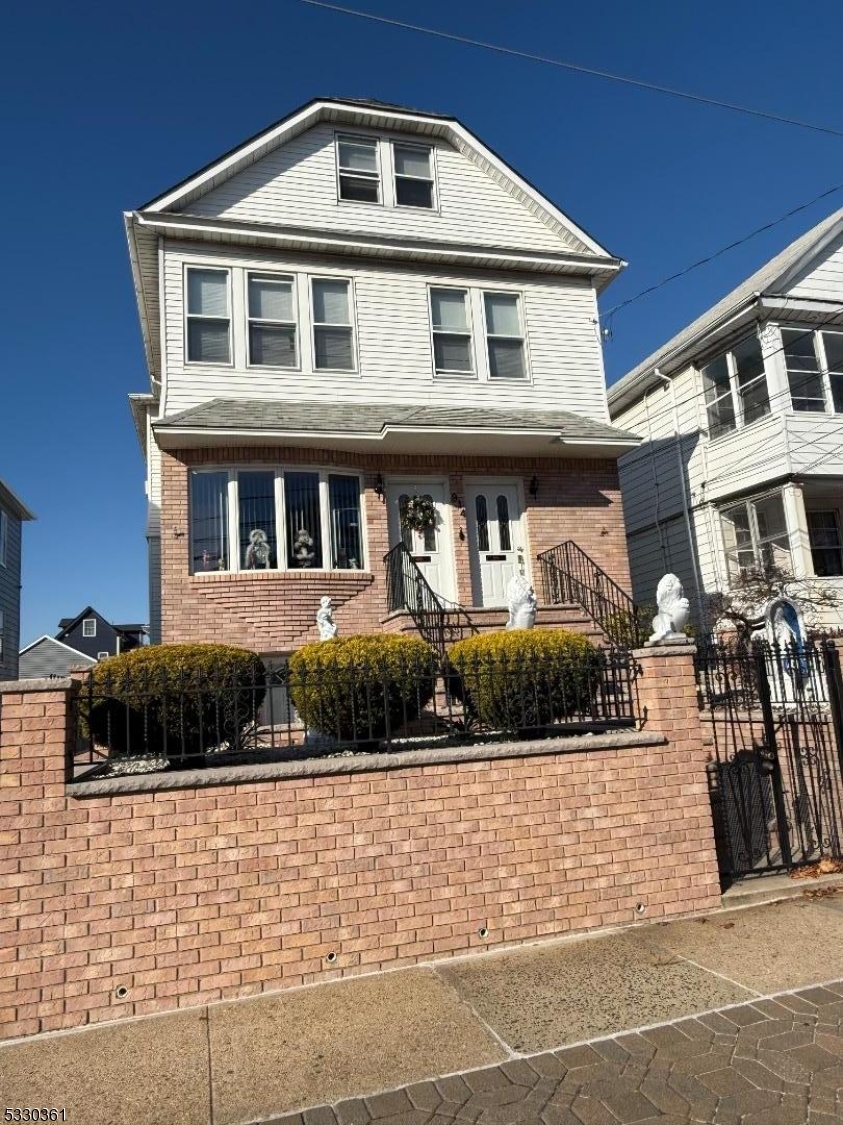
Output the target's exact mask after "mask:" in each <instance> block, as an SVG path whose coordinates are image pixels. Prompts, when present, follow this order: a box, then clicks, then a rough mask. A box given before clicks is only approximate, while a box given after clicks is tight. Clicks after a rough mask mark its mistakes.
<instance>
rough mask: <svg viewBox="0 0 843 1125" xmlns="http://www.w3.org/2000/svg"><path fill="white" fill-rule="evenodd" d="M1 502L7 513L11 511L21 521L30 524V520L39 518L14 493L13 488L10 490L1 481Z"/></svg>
mask: <svg viewBox="0 0 843 1125" xmlns="http://www.w3.org/2000/svg"><path fill="white" fill-rule="evenodd" d="M0 502H2V504H3V507H4V508H6V509H7V511H10V512H11V513H12V515H14V516H16V517H17V518H18V519H19V520H22V521H24V522H29V521H30V520H35V519H37V518H38V517H37V516H36V515H35V513H34V512H32V511H30V509H29V508H27V506H26V504H24V502H23V500H21V498H20V497H19V496H17V495H16V494H15V493H14V492H12V490H11V488H9V486H8V485H7V484H4V482H3V481H2V480H0Z"/></svg>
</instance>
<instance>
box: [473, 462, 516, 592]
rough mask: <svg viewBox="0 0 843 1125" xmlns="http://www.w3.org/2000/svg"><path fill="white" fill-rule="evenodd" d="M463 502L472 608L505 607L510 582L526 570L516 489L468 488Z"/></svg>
mask: <svg viewBox="0 0 843 1125" xmlns="http://www.w3.org/2000/svg"><path fill="white" fill-rule="evenodd" d="M465 502H466V513H467V516H468V541H469V549H470V554H471V579H472V587H473V592H474V599H473V600H474V604H475V605H482V606H504V605H506V604H507V599H506V588H507V586H508V585H509V582H510V580H511V579H512V578H514V577H515V575H516V574H523V573H525V569H526V560H525V551H524V546H525V545H524V541H523V534H522V526H521V504H520V500H519V490H518V487H517V485H515V484H494V483H492V484H472V485H468V486H467V487H466V492H465Z"/></svg>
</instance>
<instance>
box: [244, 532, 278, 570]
mask: <svg viewBox="0 0 843 1125" xmlns="http://www.w3.org/2000/svg"><path fill="white" fill-rule="evenodd" d="M271 553H272V552H271V550H270V546H269V540H268V539H267V537H266V532H265V531H261V529H260V528H259V527H256V528H255V529H254V531H250V532H249V546H248V547H247V548H246V570H258V568H260V567H263V569H264V570H265V569H266V568H267V567H268V566H269V556H270V554H271Z"/></svg>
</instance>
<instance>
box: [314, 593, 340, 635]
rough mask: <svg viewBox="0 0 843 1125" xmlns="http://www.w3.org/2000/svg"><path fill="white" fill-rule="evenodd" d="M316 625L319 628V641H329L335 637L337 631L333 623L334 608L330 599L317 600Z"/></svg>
mask: <svg viewBox="0 0 843 1125" xmlns="http://www.w3.org/2000/svg"><path fill="white" fill-rule="evenodd" d="M316 624H317V625H318V626H319V640H320V641H330V640H333V638H334V637H335V636H336V635H337V633H338V631H339V630H338V629H337V626H336V623H335V622H334V607H333V605H332V603H331V599H330V598H329V597H327V595H326V596H325V597H324V598H320V599H319V609H318V610H317V611H316Z"/></svg>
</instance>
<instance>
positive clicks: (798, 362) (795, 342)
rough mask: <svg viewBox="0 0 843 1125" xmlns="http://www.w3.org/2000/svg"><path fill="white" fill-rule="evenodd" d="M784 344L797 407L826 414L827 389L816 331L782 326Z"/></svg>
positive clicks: (794, 402)
mask: <svg viewBox="0 0 843 1125" xmlns="http://www.w3.org/2000/svg"><path fill="white" fill-rule="evenodd" d="M782 346H783V349H784V361H785V367H786V368H787V381H788V384H789V386H790V401H791V403H792V404H793V409H794V410H804V411H808V412H812V413H818V414H823V413H825V391H824V388H823V377H822V374H821V372H820V365H819V362H818V361H817V352H816V348H815V347H814V334H813V332H805V331H803V330H802V329H794V328H783V329H782Z"/></svg>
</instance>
